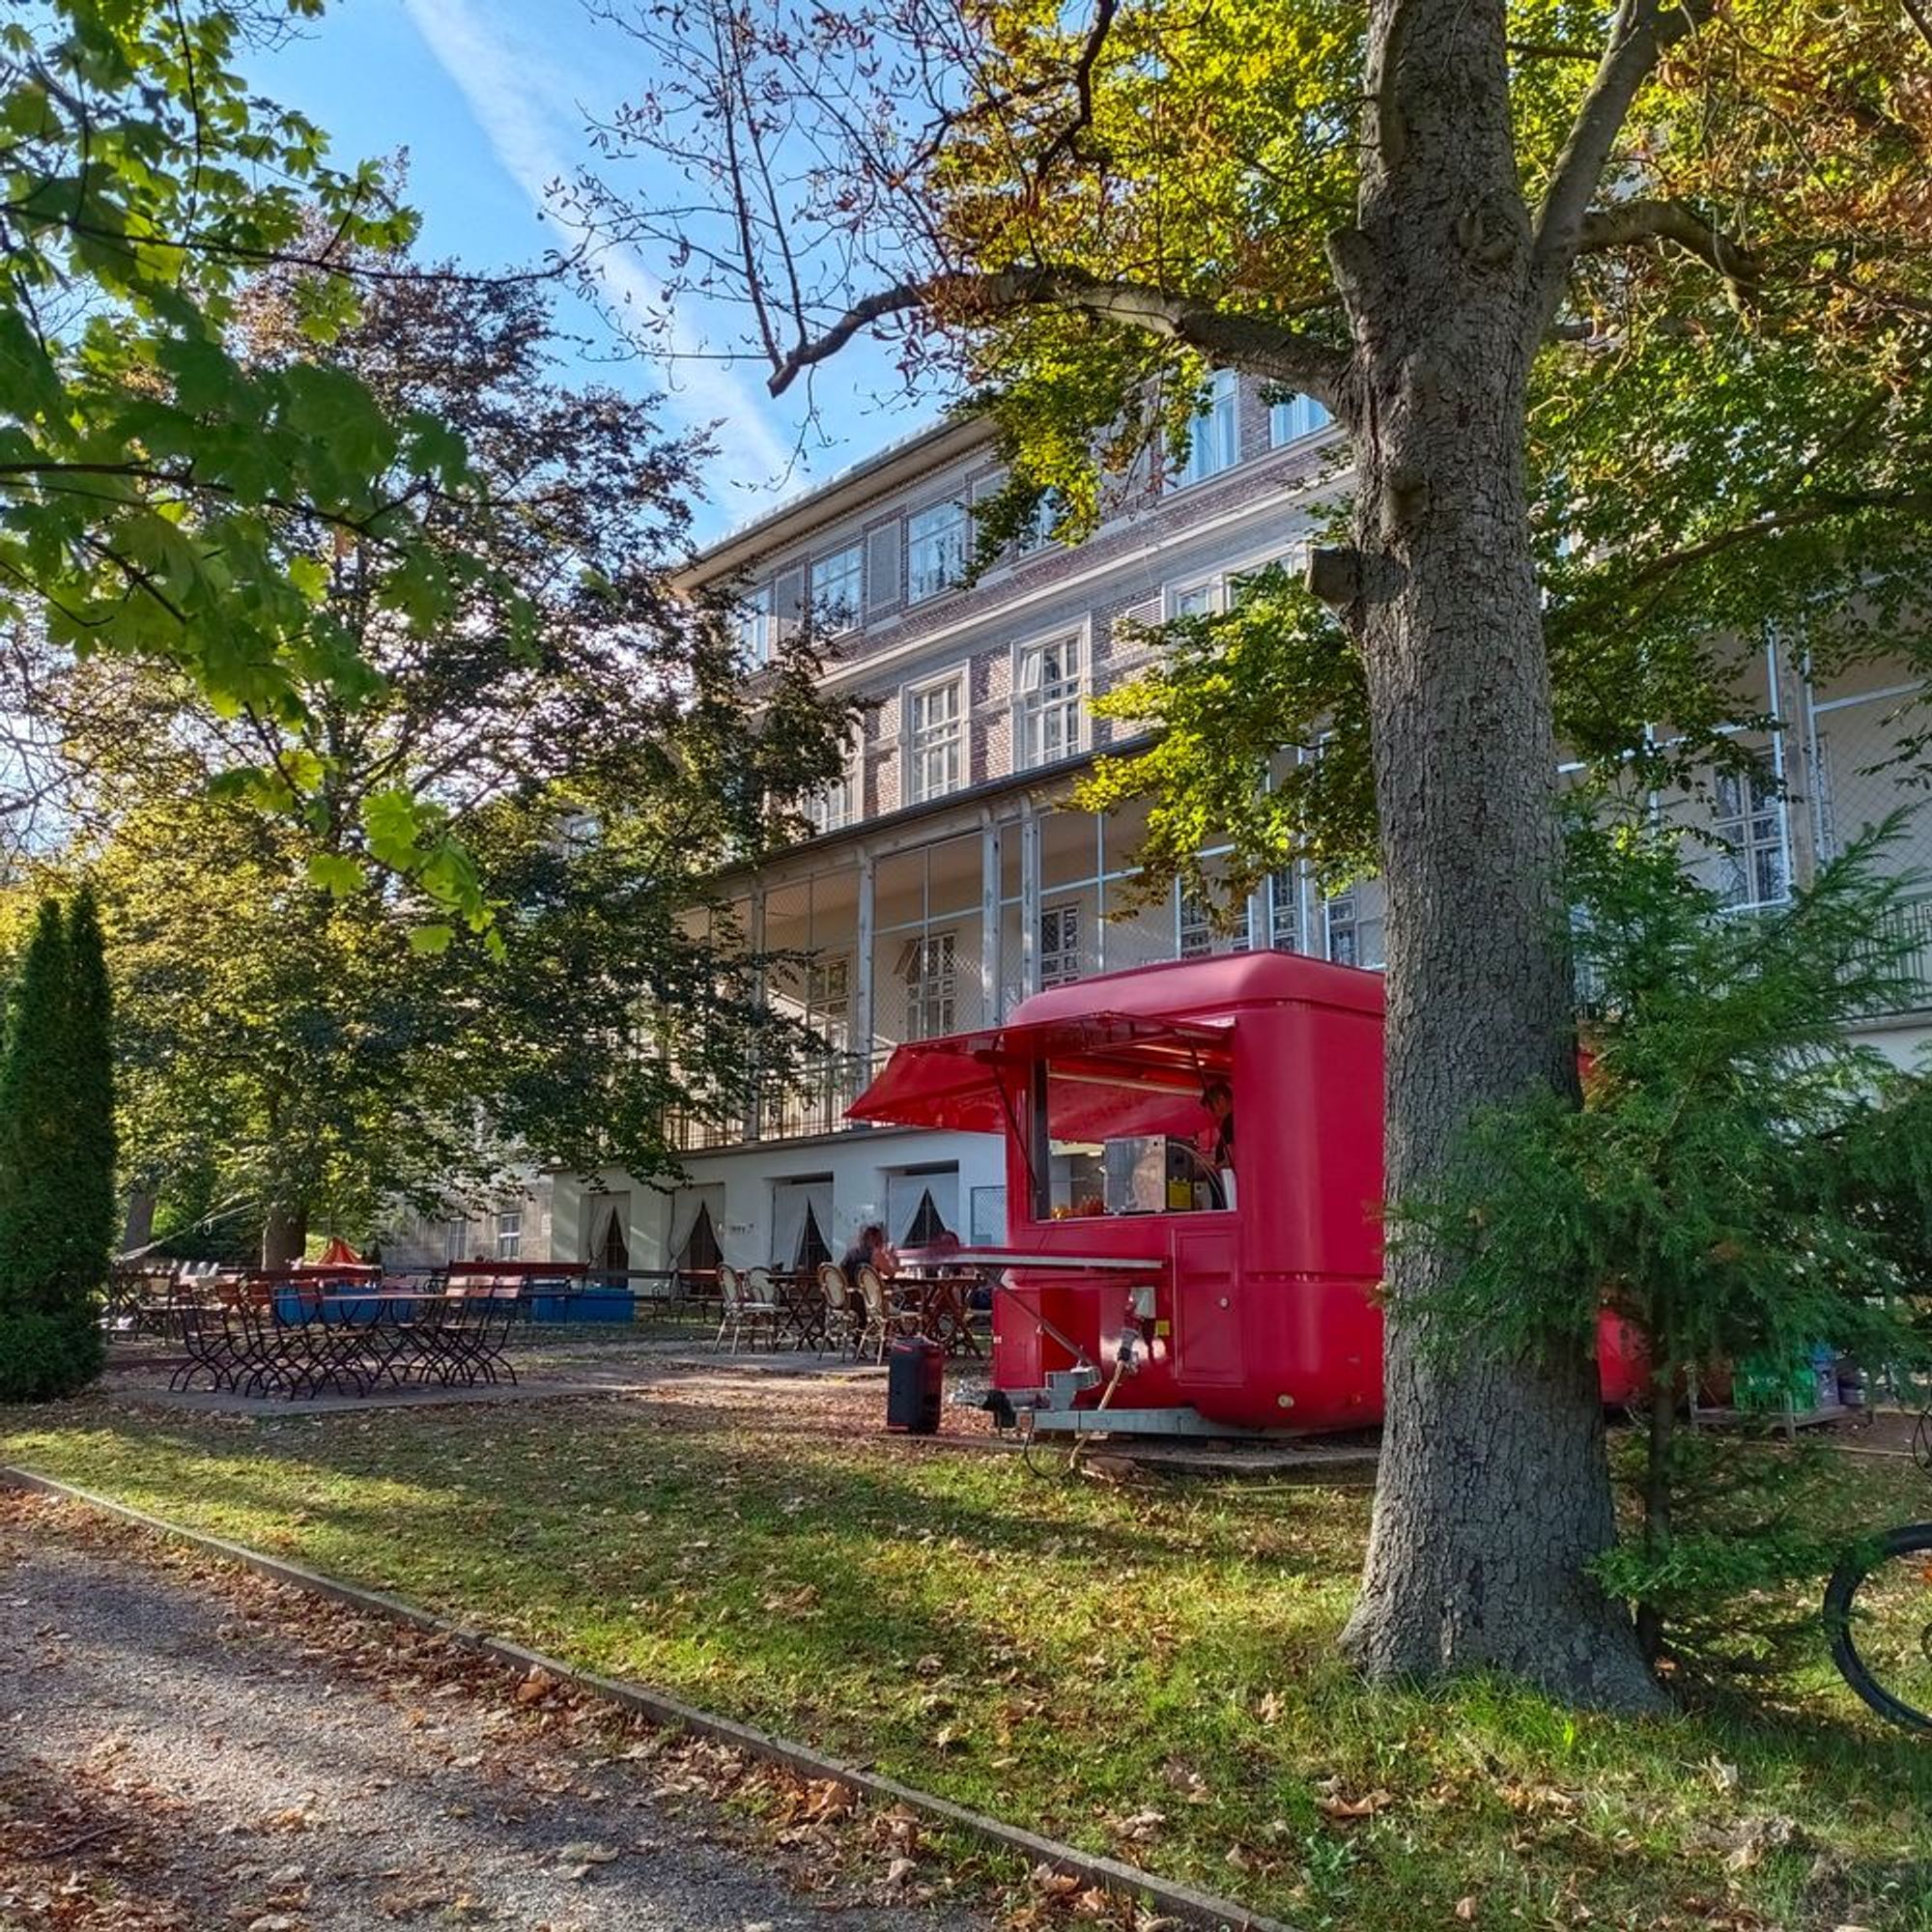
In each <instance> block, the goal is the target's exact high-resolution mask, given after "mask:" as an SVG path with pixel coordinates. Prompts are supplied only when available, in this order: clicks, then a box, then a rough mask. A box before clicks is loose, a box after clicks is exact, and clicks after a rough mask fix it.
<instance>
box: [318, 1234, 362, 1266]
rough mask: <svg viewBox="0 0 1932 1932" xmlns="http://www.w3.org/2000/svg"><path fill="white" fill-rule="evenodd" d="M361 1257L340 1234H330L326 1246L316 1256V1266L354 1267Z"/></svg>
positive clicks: (358, 1263) (359, 1262)
mask: <svg viewBox="0 0 1932 1932" xmlns="http://www.w3.org/2000/svg"><path fill="white" fill-rule="evenodd" d="M361 1261H362V1257H361V1256H360V1255H358V1254H357V1253H356V1252H355V1249H354V1248H352V1247H351V1246H350V1245H349V1243H348V1242H347V1241H345V1240H344V1239H343V1238H342V1236H340V1235H331V1236H329V1241H328V1245H327V1247H326V1248H324V1249H323V1251H322V1253H321V1254H320V1255H318V1256H317V1257H316V1265H317V1266H318V1267H355V1266H358V1265H360V1264H361Z"/></svg>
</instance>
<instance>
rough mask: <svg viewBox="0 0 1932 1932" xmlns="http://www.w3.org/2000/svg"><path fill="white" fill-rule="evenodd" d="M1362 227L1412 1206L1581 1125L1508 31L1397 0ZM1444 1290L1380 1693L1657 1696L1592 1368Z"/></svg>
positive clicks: (1362, 330) (1359, 427)
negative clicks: (1492, 1131) (1488, 1109)
mask: <svg viewBox="0 0 1932 1932" xmlns="http://www.w3.org/2000/svg"><path fill="white" fill-rule="evenodd" d="M1370 86H1371V94H1372V98H1373V100H1374V106H1373V108H1372V110H1371V111H1372V117H1373V128H1372V130H1371V136H1370V140H1369V143H1368V147H1369V153H1368V156H1367V165H1366V172H1365V179H1364V186H1363V191H1362V196H1361V202H1360V215H1361V221H1360V227H1359V230H1358V231H1351V232H1350V233H1348V234H1345V235H1342V236H1339V237H1337V238H1336V239H1335V241H1334V243H1333V244H1332V250H1331V252H1332V254H1333V256H1334V260H1335V265H1336V270H1337V274H1338V278H1339V279H1340V281H1341V283H1342V286H1343V291H1344V297H1345V299H1346V301H1347V304H1348V308H1349V313H1350V324H1351V328H1352V331H1353V335H1354V348H1355V355H1354V368H1353V372H1352V378H1351V383H1352V393H1351V394H1350V397H1349V398H1348V406H1349V412H1350V416H1351V417H1352V419H1353V421H1352V427H1353V428H1354V430H1355V434H1356V447H1357V452H1358V471H1357V487H1358V497H1357V508H1356V522H1355V539H1356V546H1357V550H1358V553H1359V558H1358V568H1357V574H1356V575H1357V582H1356V585H1355V596H1354V601H1353V602H1352V603H1351V604H1350V606H1349V607H1348V608H1347V609H1346V610H1345V611H1344V613H1343V614H1344V616H1345V618H1346V620H1347V621H1348V622H1349V623H1350V627H1351V629H1352V631H1353V633H1354V635H1355V637H1356V639H1357V641H1358V642H1359V644H1360V646H1361V649H1362V652H1363V658H1364V663H1365V667H1366V673H1367V683H1368V694H1369V706H1370V726H1371V735H1372V739H1373V743H1374V748H1375V749H1374V755H1375V767H1376V790H1377V801H1378V810H1379V813H1380V821H1381V861H1382V867H1383V876H1384V879H1385V881H1386V885H1387V892H1388V926H1387V966H1388V972H1387V999H1388V1073H1387V1082H1388V1089H1387V1100H1388V1168H1387V1184H1388V1190H1389V1194H1390V1197H1391V1198H1392V1199H1393V1200H1396V1201H1398V1202H1399V1201H1400V1200H1401V1199H1402V1198H1403V1197H1404V1196H1405V1195H1406V1194H1412V1193H1415V1192H1418V1191H1423V1190H1426V1189H1427V1188H1428V1187H1429V1186H1430V1184H1431V1183H1432V1181H1433V1180H1434V1179H1435V1177H1436V1176H1437V1175H1438V1174H1439V1172H1440V1171H1441V1167H1442V1163H1443V1160H1444V1157H1445V1155H1446V1153H1447V1151H1448V1150H1449V1148H1450V1147H1451V1145H1452V1143H1453V1141H1454V1138H1455V1136H1456V1134H1457V1131H1458V1129H1459V1128H1460V1127H1461V1126H1462V1124H1463V1122H1465V1121H1466V1120H1467V1118H1468V1116H1469V1114H1470V1113H1471V1111H1472V1110H1473V1109H1475V1108H1477V1107H1479V1106H1481V1105H1483V1104H1484V1103H1485V1102H1488V1101H1494V1100H1505V1099H1512V1098H1515V1097H1518V1096H1520V1094H1523V1093H1524V1092H1525V1091H1526V1090H1528V1089H1530V1088H1532V1087H1535V1086H1538V1085H1541V1086H1544V1087H1550V1086H1554V1087H1557V1088H1559V1089H1561V1090H1563V1091H1565V1092H1567V1093H1570V1094H1575V1093H1576V1091H1577V1067H1576V1044H1575V1033H1574V1021H1573V1002H1572V990H1571V983H1570V964H1569V958H1568V950H1567V947H1566V945H1565V943H1564V938H1563V931H1562V920H1561V902H1560V897H1559V879H1558V873H1559V862H1560V858H1561V849H1560V834H1559V829H1558V824H1557V818H1556V809H1555V808H1556V798H1555V791H1556V745H1555V737H1554V729H1553V725H1552V721H1551V710H1550V694H1549V678H1548V659H1547V654H1546V651H1545V647H1544V639H1543V627H1542V614H1541V606H1540V600H1539V591H1538V584H1537V578H1536V571H1535V567H1534V563H1533V559H1532V555H1531V552H1530V546H1529V529H1528V518H1527V505H1526V498H1525V491H1524V481H1523V456H1522V451H1523V444H1524V435H1525V392H1526V382H1527V376H1528V364H1529V357H1530V355H1532V354H1533V346H1532V345H1533V343H1534V341H1535V339H1536V335H1537V333H1539V332H1540V331H1534V330H1530V329H1527V328H1526V327H1525V316H1526V314H1527V313H1528V312H1529V309H1530V306H1531V304H1532V302H1533V300H1534V299H1535V295H1534V290H1533V287H1532V283H1533V273H1532V265H1531V248H1530V228H1529V219H1528V213H1527V211H1526V209H1525V208H1524V206H1523V202H1522V198H1521V193H1520V187H1519V185H1518V182H1517V174H1516V161H1515V156H1514V151H1513V147H1512V142H1511V134H1510V125H1509V93H1508V69H1507V63H1506V57H1505V51H1504V47H1503V10H1502V8H1501V7H1500V6H1499V5H1486V4H1475V5H1471V4H1469V0H1376V5H1375V7H1374V11H1373V14H1372V29H1371V59H1370ZM1446 1266H1447V1262H1446V1261H1445V1259H1444V1258H1443V1257H1442V1256H1440V1255H1439V1254H1435V1253H1433V1252H1430V1251H1428V1250H1427V1249H1426V1248H1424V1247H1421V1246H1419V1245H1416V1244H1406V1245H1405V1246H1404V1247H1403V1248H1402V1249H1401V1250H1400V1251H1399V1252H1397V1253H1396V1254H1395V1255H1394V1256H1393V1257H1392V1265H1391V1278H1390V1284H1389V1306H1388V1332H1387V1350H1388V1352H1387V1372H1386V1398H1387V1415H1386V1421H1385V1424H1384V1434H1383V1445H1382V1458H1381V1470H1380V1478H1379V1482H1378V1490H1377V1497H1376V1510H1375V1520H1374V1526H1373V1529H1372V1532H1371V1536H1370V1542H1369V1549H1368V1556H1367V1561H1366V1564H1365V1567H1364V1571H1363V1579H1362V1592H1361V1597H1360V1600H1359V1601H1358V1603H1357V1605H1356V1607H1355V1611H1354V1614H1353V1616H1352V1617H1351V1619H1350V1624H1349V1627H1348V1630H1347V1632H1346V1634H1345V1636H1344V1644H1345V1647H1346V1648H1347V1650H1348V1652H1349V1653H1350V1656H1351V1657H1352V1658H1353V1659H1354V1660H1355V1661H1356V1662H1357V1663H1358V1664H1359V1665H1360V1667H1361V1668H1362V1669H1363V1670H1364V1671H1365V1672H1366V1673H1367V1674H1369V1675H1370V1676H1371V1677H1374V1678H1378V1679H1390V1678H1398V1677H1424V1678H1428V1677H1439V1676H1442V1675H1444V1674H1445V1673H1447V1672H1450V1671H1458V1670H1464V1669H1470V1668H1496V1669H1503V1670H1507V1671H1510V1672H1513V1673H1516V1674H1519V1675H1521V1676H1524V1677H1526V1678H1529V1679H1532V1680H1534V1681H1535V1682H1537V1683H1539V1684H1542V1685H1543V1686H1545V1687H1546V1688H1548V1690H1552V1691H1554V1692H1556V1693H1557V1694H1559V1695H1561V1696H1563V1697H1566V1698H1568V1699H1571V1700H1574V1701H1577V1702H1584V1703H1591V1704H1600V1705H1609V1706H1616V1707H1620V1708H1641V1707H1648V1706H1651V1705H1654V1704H1655V1703H1656V1702H1657V1701H1658V1699H1659V1696H1660V1693H1659V1691H1658V1690H1657V1688H1656V1685H1655V1682H1654V1680H1653V1679H1652V1678H1651V1677H1650V1675H1649V1673H1648V1672H1647V1671H1646V1670H1645V1668H1644V1666H1643V1662H1642V1659H1641V1657H1640V1655H1639V1653H1638V1650H1637V1647H1636V1643H1635V1640H1634V1634H1633V1632H1632V1629H1631V1625H1630V1620H1629V1618H1628V1617H1627V1616H1626V1615H1624V1614H1623V1613H1622V1612H1621V1611H1620V1610H1618V1609H1617V1608H1616V1607H1615V1606H1613V1605H1610V1604H1609V1603H1608V1602H1607V1601H1606V1600H1605V1598H1604V1596H1603V1594H1602V1592H1601V1591H1600V1590H1598V1589H1597V1587H1596V1586H1595V1585H1594V1584H1593V1583H1592V1582H1591V1580H1590V1579H1589V1577H1588V1576H1587V1574H1586V1571H1587V1566H1588V1564H1589V1562H1590V1560H1591V1559H1592V1558H1593V1557H1595V1556H1596V1555H1598V1554H1599V1553H1600V1552H1601V1551H1602V1550H1604V1549H1605V1548H1607V1547H1608V1546H1609V1544H1610V1543H1611V1542H1612V1541H1613V1539H1614V1535H1615V1523H1614V1518H1613V1514H1612V1509H1611V1501H1610V1491H1609V1478H1608V1470H1607V1466H1606V1462H1605V1443H1604V1428H1603V1418H1602V1412H1601V1408H1600V1406H1599V1393H1598V1386H1597V1378H1596V1370H1595V1355H1594V1350H1593V1348H1592V1346H1591V1343H1592V1341H1593V1339H1594V1338H1591V1337H1586V1336H1577V1337H1576V1338H1575V1339H1574V1341H1573V1342H1572V1343H1571V1344H1570V1345H1568V1346H1567V1347H1565V1348H1562V1349H1560V1350H1556V1351H1554V1352H1553V1353H1552V1354H1551V1355H1548V1356H1544V1357H1519V1358H1515V1359H1502V1358H1497V1357H1494V1356H1486V1355H1485V1354H1484V1353H1483V1352H1482V1351H1481V1350H1479V1349H1476V1350H1472V1349H1471V1348H1470V1346H1469V1345H1468V1343H1467V1341H1466V1339H1465V1338H1456V1339H1455V1340H1454V1342H1453V1346H1452V1345H1451V1344H1450V1343H1449V1342H1448V1341H1446V1340H1445V1338H1443V1337H1440V1336H1436V1335H1434V1334H1433V1333H1432V1330H1433V1328H1434V1325H1435V1318H1434V1317H1433V1315H1432V1313H1431V1311H1430V1305H1429V1295H1430V1291H1431V1290H1432V1289H1433V1288H1435V1286H1436V1285H1437V1283H1438V1282H1439V1280H1440V1279H1441V1277H1442V1273H1443V1270H1444V1268H1445V1267H1446Z"/></svg>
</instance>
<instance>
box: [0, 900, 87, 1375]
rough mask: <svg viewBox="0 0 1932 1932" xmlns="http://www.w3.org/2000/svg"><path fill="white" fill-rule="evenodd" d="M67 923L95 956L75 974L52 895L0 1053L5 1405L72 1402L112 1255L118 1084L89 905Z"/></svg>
mask: <svg viewBox="0 0 1932 1932" xmlns="http://www.w3.org/2000/svg"><path fill="white" fill-rule="evenodd" d="M75 924H76V925H78V926H80V927H81V929H82V930H83V932H84V934H85V938H84V941H83V944H84V946H85V947H86V948H87V949H88V951H89V952H90V953H91V960H92V963H91V964H89V965H88V966H86V967H85V968H84V970H83V972H82V974H80V975H77V974H76V970H75V968H76V962H75V951H74V944H73V938H74V932H73V928H72V927H71V926H70V923H69V922H68V921H66V920H65V919H63V917H62V915H61V910H60V907H59V906H58V905H57V904H56V903H55V902H54V901H53V900H51V899H49V900H46V901H44V902H43V904H42V906H41V911H40V917H39V919H38V921H37V922H36V923H35V927H34V936H33V940H32V942H31V943H30V944H29V946H28V948H27V954H26V957H25V959H24V960H23V961H22V963H21V967H20V974H19V978H18V980H16V981H15V982H14V996H13V1001H12V1005H11V1009H10V1011H9V1014H8V1024H7V1034H6V1043H5V1048H4V1051H0V1401H16V1402H17V1401H36V1400H43V1399H46V1398H49V1397H55V1396H62V1395H68V1394H71V1392H72V1391H73V1390H75V1389H76V1388H79V1387H81V1386H82V1385H83V1384H84V1383H86V1382H87V1381H89V1380H90V1379H91V1378H93V1377H94V1375H95V1374H96V1373H98V1371H99V1366H100V1352H101V1343H100V1329H99V1321H98V1318H97V1312H96V1308H95V1300H94V1296H95V1291H96V1290H97V1289H99V1287H100V1286H101V1283H102V1281H103V1279H104V1277H105V1274H106V1269H107V1263H108V1259H109V1255H110V1252H111V1250H110V1247H109V1243H110V1242H111V1240H112V1215H113V1189H114V1179H113V1122H112V1113H111V1108H112V1099H113V1078H112V1072H111V1069H109V1068H107V1067H106V1066H105V1065H103V1064H102V1060H103V1056H104V1053H105V1051H106V1039H107V1035H106V1027H107V998H106V975H105V969H104V966H103V965H102V964H101V962H100V957H99V921H98V919H97V918H96V916H95V914H94V912H93V910H92V908H91V906H90V907H89V908H88V910H87V911H86V914H85V916H84V919H83V918H81V917H79V916H78V915H77V917H76V921H75ZM84 1040H85V1041H91V1042H93V1043H91V1044H84V1043H83V1042H84ZM103 1092H104V1094H105V1096H106V1106H107V1109H108V1111H107V1112H106V1115H105V1119H104V1140H103V1133H102V1109H101V1095H102V1094H103ZM83 1122H85V1123H86V1124H83ZM103 1153H104V1163H103ZM103 1196H104V1198H105V1201H106V1208H105V1213H104V1215H103V1213H102V1209H101V1206H100V1203H101V1200H102V1198H103ZM103 1229H104V1230H105V1232H104V1233H103V1232H102V1231H103Z"/></svg>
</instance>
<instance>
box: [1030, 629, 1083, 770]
mask: <svg viewBox="0 0 1932 1932" xmlns="http://www.w3.org/2000/svg"><path fill="white" fill-rule="evenodd" d="M1080 692H1081V683H1080V639H1078V638H1077V637H1075V638H1056V639H1053V641H1052V642H1050V643H1044V644H1030V645H1029V646H1028V647H1027V648H1026V649H1025V650H1023V651H1021V652H1020V662H1019V726H1020V730H1019V741H1020V763H1021V764H1022V765H1023V766H1033V765H1050V764H1052V763H1053V762H1054V761H1055V759H1057V758H1067V757H1071V756H1072V755H1073V754H1074V753H1076V752H1077V751H1079V749H1080Z"/></svg>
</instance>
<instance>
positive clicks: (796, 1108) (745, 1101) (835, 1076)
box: [668, 1047, 892, 1153]
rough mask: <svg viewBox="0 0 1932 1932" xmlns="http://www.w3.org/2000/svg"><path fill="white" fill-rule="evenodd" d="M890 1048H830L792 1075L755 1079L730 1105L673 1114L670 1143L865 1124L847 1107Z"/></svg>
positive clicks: (723, 1144)
mask: <svg viewBox="0 0 1932 1932" xmlns="http://www.w3.org/2000/svg"><path fill="white" fill-rule="evenodd" d="M891 1054H892V1048H891V1047H881V1048H879V1049H878V1050H877V1051H876V1052H873V1053H869V1054H866V1053H835V1054H828V1055H826V1056H825V1057H824V1058H823V1059H821V1060H819V1061H817V1062H816V1063H815V1064H813V1065H809V1066H807V1067H805V1068H803V1069H801V1071H800V1072H799V1073H798V1074H797V1075H795V1076H794V1077H793V1078H791V1079H788V1080H787V1079H783V1078H781V1077H778V1076H776V1075H774V1076H772V1077H770V1078H768V1079H760V1080H758V1081H756V1082H754V1083H753V1087H752V1090H751V1092H750V1093H749V1094H745V1095H744V1096H743V1098H742V1100H741V1101H740V1102H738V1103H737V1104H734V1105H732V1106H730V1107H729V1108H727V1109H721V1110H719V1111H717V1112H711V1113H705V1112H699V1111H697V1110H696V1109H690V1110H685V1111H681V1112H679V1113H676V1114H673V1115H672V1116H671V1118H670V1121H669V1122H668V1138H669V1140H670V1144H671V1146H672V1147H673V1148H674V1149H675V1150H676V1151H678V1152H679V1153H702V1152H705V1151H709V1150H713V1149H717V1148H731V1147H744V1146H746V1145H748V1144H749V1143H753V1142H757V1141H774V1140H783V1141H791V1140H807V1139H810V1137H812V1136H813V1135H817V1134H838V1133H845V1132H847V1131H849V1130H850V1129H852V1128H853V1127H856V1126H858V1125H859V1124H860V1122H856V1121H848V1120H847V1119H846V1118H845V1109H846V1108H847V1107H849V1106H850V1105H851V1104H852V1102H853V1101H854V1100H856V1099H857V1098H858V1097H859V1095H860V1094H863V1093H864V1092H865V1091H866V1089H867V1087H869V1086H870V1085H871V1083H872V1078H873V1075H874V1074H876V1073H877V1072H878V1070H879V1069H880V1068H881V1067H882V1066H884V1065H885V1064H886V1061H887V1060H888V1059H889V1058H890V1057H891Z"/></svg>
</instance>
